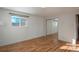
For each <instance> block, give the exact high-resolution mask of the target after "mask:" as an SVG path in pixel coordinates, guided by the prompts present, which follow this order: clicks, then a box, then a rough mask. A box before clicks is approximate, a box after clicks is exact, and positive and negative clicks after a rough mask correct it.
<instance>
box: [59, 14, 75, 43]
mask: <svg viewBox="0 0 79 59" xmlns="http://www.w3.org/2000/svg"><path fill="white" fill-rule="evenodd" d="M58 30H59V33H58V35H59V36H58V37H59V40H63V41H67V42H72V39H75V40H76V14H75V13H70V14H63V15H60V16H59V27H58Z"/></svg>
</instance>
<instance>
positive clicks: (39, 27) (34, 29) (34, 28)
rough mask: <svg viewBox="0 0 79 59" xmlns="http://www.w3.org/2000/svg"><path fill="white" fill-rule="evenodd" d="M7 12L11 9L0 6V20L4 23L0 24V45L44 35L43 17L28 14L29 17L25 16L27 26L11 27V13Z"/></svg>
mask: <svg viewBox="0 0 79 59" xmlns="http://www.w3.org/2000/svg"><path fill="white" fill-rule="evenodd" d="M9 12H13V11H11V10H5V9H2V8H0V20H2V22H3V24H4V25H2V27H1V26H0V46H2V45H7V44H12V43H16V42H19V41H24V40H29V39H32V38H36V37H40V36H44V35H45V32H44V23H43V22H44V21H45V20H44V18H43V17H41V16H33V15H29V16H30V17H29V18H26V20H27V21H28V26H27V27H13V26H12V24H11V15H10V14H9ZM15 13H19V12H15ZM20 14H24V13H20ZM25 15H28V14H25Z"/></svg>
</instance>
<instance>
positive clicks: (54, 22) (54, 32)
mask: <svg viewBox="0 0 79 59" xmlns="http://www.w3.org/2000/svg"><path fill="white" fill-rule="evenodd" d="M58 20H59V19H58V18H51V19H47V33H46V36H47V39H55V40H54V41H57V40H58Z"/></svg>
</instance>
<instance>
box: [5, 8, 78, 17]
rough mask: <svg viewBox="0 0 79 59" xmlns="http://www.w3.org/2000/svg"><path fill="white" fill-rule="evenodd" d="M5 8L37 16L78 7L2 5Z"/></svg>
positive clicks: (66, 11)
mask: <svg viewBox="0 0 79 59" xmlns="http://www.w3.org/2000/svg"><path fill="white" fill-rule="evenodd" d="M4 8H6V9H10V10H14V11H20V12H25V13H29V14H33V15H39V16H53V15H59V14H63V13H70V12H75V11H78V10H79V8H78V7H4Z"/></svg>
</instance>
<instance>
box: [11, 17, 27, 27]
mask: <svg viewBox="0 0 79 59" xmlns="http://www.w3.org/2000/svg"><path fill="white" fill-rule="evenodd" d="M11 17H12V19H11V21H12V25H13V26H24V25H26V20H25V19H24V18H23V17H19V16H11Z"/></svg>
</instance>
